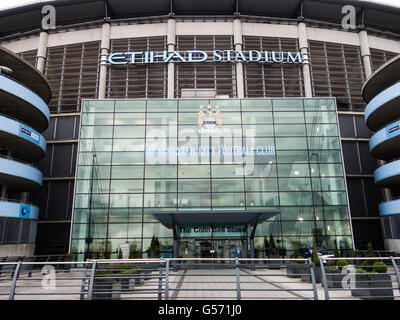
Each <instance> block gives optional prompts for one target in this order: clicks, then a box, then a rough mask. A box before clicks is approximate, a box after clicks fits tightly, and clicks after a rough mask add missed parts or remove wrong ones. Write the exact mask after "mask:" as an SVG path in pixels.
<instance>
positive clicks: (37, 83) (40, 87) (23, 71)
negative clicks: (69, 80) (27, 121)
mask: <svg viewBox="0 0 400 320" xmlns="http://www.w3.org/2000/svg"><path fill="white" fill-rule="evenodd" d="M0 65H3V66H6V67H8V68H10V69H12V71H13V72H12V73H10V74H9V75H8V76H9V77H10V78H12V79H14V80H16V81H18V82H20V83H22V84H23V85H25V86H26V87H28V88H29V89H31V90H32V91H34V92H35V93H36V94H37V95H38V96H40V97H41V98H42V99H43V100H44V101H45V102H46V103H48V102H49V101H50V99H51V95H52V93H51V86H50V83H49V82H48V81H47V79H46V78H45V77H44V75H43V74H42V73H41V72H40V71H39V70H38V69H36V68H35V67H34V66H32V65H31V64H30V63H28V62H26V61H25V60H24V59H22V58H21V57H19V56H18V55H17V54H15V53H14V52H12V51H10V50H8V49H6V48H4V47H2V46H0Z"/></svg>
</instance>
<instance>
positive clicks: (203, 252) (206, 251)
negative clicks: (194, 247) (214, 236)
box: [199, 240, 214, 258]
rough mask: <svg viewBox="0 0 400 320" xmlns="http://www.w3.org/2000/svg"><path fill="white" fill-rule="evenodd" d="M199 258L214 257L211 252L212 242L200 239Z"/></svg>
mask: <svg viewBox="0 0 400 320" xmlns="http://www.w3.org/2000/svg"><path fill="white" fill-rule="evenodd" d="M199 244H200V258H214V252H212V250H213V247H212V242H211V241H210V240H203V241H200V243H199Z"/></svg>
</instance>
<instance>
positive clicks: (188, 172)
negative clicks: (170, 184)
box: [178, 165, 210, 179]
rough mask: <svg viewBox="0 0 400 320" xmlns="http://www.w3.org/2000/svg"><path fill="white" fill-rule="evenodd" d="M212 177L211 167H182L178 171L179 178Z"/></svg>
mask: <svg viewBox="0 0 400 320" xmlns="http://www.w3.org/2000/svg"><path fill="white" fill-rule="evenodd" d="M208 177H210V166H209V165H196V166H186V165H181V166H179V169H178V178H179V179H182V178H208Z"/></svg>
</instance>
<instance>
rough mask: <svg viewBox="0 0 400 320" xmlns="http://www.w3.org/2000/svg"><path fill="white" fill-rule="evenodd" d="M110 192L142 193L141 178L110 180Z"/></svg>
mask: <svg viewBox="0 0 400 320" xmlns="http://www.w3.org/2000/svg"><path fill="white" fill-rule="evenodd" d="M110 192H111V193H139V192H140V193H142V192H143V180H111V190H110Z"/></svg>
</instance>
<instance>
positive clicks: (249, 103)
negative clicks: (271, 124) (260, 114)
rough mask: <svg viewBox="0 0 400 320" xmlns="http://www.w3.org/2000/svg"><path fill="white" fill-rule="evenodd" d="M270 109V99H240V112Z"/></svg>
mask: <svg viewBox="0 0 400 320" xmlns="http://www.w3.org/2000/svg"><path fill="white" fill-rule="evenodd" d="M245 111H272V102H271V100H261V99H260V100H242V112H245Z"/></svg>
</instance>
